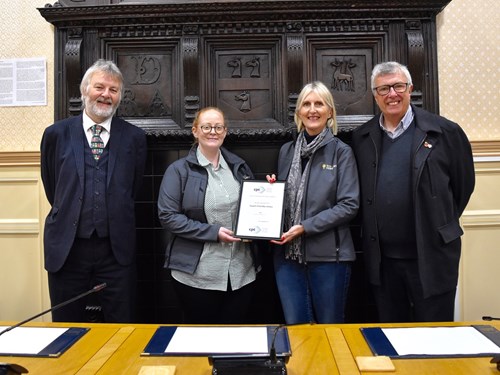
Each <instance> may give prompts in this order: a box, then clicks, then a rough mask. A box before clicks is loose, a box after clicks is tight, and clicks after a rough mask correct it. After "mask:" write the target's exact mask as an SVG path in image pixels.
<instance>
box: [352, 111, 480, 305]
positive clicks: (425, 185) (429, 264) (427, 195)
mask: <svg viewBox="0 0 500 375" xmlns="http://www.w3.org/2000/svg"><path fill="white" fill-rule="evenodd" d="M412 108H413V111H414V113H415V126H416V128H415V134H414V137H413V145H412V150H411V154H412V175H411V176H412V188H413V191H412V194H413V205H414V210H413V211H414V218H415V228H414V230H415V235H416V241H417V256H418V266H419V272H420V280H421V282H422V287H423V290H424V296H425V297H426V298H427V297H429V296H432V295H438V294H441V293H445V292H448V291H450V290H453V289H454V288H456V286H457V281H458V266H459V261H460V252H461V241H460V237H461V235H462V234H463V231H462V228H461V227H460V223H459V218H460V216H461V215H462V212H463V211H464V209H465V206H466V205H467V202H468V201H469V198H470V196H471V194H472V191H473V190H474V182H475V177H474V163H473V159H472V151H471V146H470V143H469V141H468V139H467V137H466V135H465V133H464V131H463V130H462V129H461V128H460V126H458V125H457V124H456V123H454V122H451V121H449V120H447V119H446V118H444V117H441V116H437V115H435V114H432V113H430V112H427V111H425V110H423V109H421V108H417V107H414V106H412ZM352 140H353V149H354V153H355V155H356V160H357V163H358V171H359V175H360V186H361V214H362V220H363V257H364V259H365V263H366V269H367V272H368V276H369V280H370V282H371V283H373V284H375V285H380V261H381V251H380V245H379V241H378V229H377V228H378V227H377V219H376V209H375V203H376V202H375V200H374V199H375V198H374V197H375V190H376V184H377V183H379V184H383V183H384V182H383V181H378V182H377V174H378V172H377V168H378V164H379V155H380V150H381V143H382V132H381V130H380V127H379V116H375V117H374V118H373V119H371V120H370V121H368V122H367V123H366V124H364V125H362V126H360V127H359V128H358V129H356V130H355V131H354V132H353V139H352Z"/></svg>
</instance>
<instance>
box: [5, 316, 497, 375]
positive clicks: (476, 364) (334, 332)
mask: <svg viewBox="0 0 500 375" xmlns="http://www.w3.org/2000/svg"><path fill="white" fill-rule="evenodd" d="M489 323H490V322H489ZM470 324H485V323H484V322H481V323H479V322H475V323H471V322H462V323H449V324H445V323H434V324H423V325H421V326H429V325H438V326H441V325H470ZM2 325H3V324H2ZM31 325H32V326H53V327H69V326H71V327H90V328H91V329H90V331H89V332H88V333H86V334H85V335H84V336H83V337H82V338H81V339H80V340H78V341H77V342H76V343H75V344H74V345H73V346H72V347H71V348H70V349H69V350H68V351H67V352H65V353H64V354H63V355H62V356H60V357H59V358H33V357H0V362H8V363H17V364H20V365H22V366H24V367H26V368H27V369H28V370H29V374H30V375H32V374H34V375H37V374H43V375H45V374H64V375H68V374H79V375H81V374H101V375H104V374H106V375H109V374H138V373H139V371H140V369H141V367H142V366H155V365H174V366H176V375H184V374H186V375H210V374H211V366H210V365H209V363H208V359H207V358H206V357H141V356H140V354H141V353H142V351H143V349H144V348H145V347H146V345H147V343H148V342H149V340H150V339H151V337H152V335H153V334H154V332H155V331H156V329H157V328H158V325H156V324H154V325H153V324H134V325H123V324H75V323H71V324H63V323H33V324H31ZM491 325H493V326H496V328H497V329H500V323H493V324H491ZM369 326H380V325H375V324H373V325H369V324H345V325H302V326H292V327H289V328H288V330H289V335H290V341H291V346H292V357H291V358H290V360H289V362H288V364H287V369H288V373H289V374H290V375H302V374H307V375H316V374H317V375H326V374H328V375H330V374H332V375H335V374H348V375H351V374H361V373H360V372H359V371H358V368H357V366H356V363H355V359H354V358H355V357H356V356H360V355H361V356H369V355H372V353H371V351H370V349H369V347H368V345H367V344H366V342H365V340H364V338H363V336H362V334H361V332H360V330H359V329H360V328H361V327H369ZM382 326H384V327H401V326H416V325H415V324H411V325H410V324H385V325H382ZM490 359H491V358H490V357H479V358H446V359H442V358H441V359H394V360H393V363H394V365H395V367H396V372H395V373H396V374H453V375H456V374H464V375H465V374H467V375H469V374H491V375H495V374H499V372H498V371H497V370H496V366H495V365H494V364H491V363H489V362H490ZM363 374H373V375H377V374H387V373H383V372H380V373H377V372H363Z"/></svg>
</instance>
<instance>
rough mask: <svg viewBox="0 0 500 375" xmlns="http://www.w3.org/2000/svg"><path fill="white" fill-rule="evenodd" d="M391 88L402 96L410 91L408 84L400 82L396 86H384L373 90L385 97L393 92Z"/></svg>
mask: <svg viewBox="0 0 500 375" xmlns="http://www.w3.org/2000/svg"><path fill="white" fill-rule="evenodd" d="M391 88H392V89H394V91H396V92H397V93H399V94H402V93H403V92H405V91H406V90H407V89H408V82H406V83H403V82H398V83H395V84H394V85H383V86H379V87H375V88H374V89H373V90H374V91H376V92H377V94H379V95H380V96H385V95H387V94H389V93H390V92H391Z"/></svg>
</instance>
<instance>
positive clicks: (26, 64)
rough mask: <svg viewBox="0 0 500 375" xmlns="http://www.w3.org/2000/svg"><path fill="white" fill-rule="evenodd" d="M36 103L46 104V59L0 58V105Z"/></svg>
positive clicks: (10, 105) (12, 105)
mask: <svg viewBox="0 0 500 375" xmlns="http://www.w3.org/2000/svg"><path fill="white" fill-rule="evenodd" d="M37 105H47V61H46V59H45V58H26V59H0V107H17V106H37Z"/></svg>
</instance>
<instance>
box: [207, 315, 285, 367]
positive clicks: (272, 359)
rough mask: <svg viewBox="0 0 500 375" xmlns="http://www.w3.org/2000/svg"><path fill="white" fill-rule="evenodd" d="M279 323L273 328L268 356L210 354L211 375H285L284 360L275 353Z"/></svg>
mask: <svg viewBox="0 0 500 375" xmlns="http://www.w3.org/2000/svg"><path fill="white" fill-rule="evenodd" d="M283 327H287V325H286V324H280V325H278V326H276V328H275V329H274V330H273V336H272V340H271V346H270V348H269V356H268V357H257V356H255V357H254V356H251V355H250V356H231V355H229V356H222V355H221V356H212V357H209V363H210V364H211V365H212V366H213V367H212V375H287V369H286V366H285V360H284V359H281V358H278V356H277V353H276V346H275V343H276V336H277V335H278V332H279V330H280V329H281V328H283Z"/></svg>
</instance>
